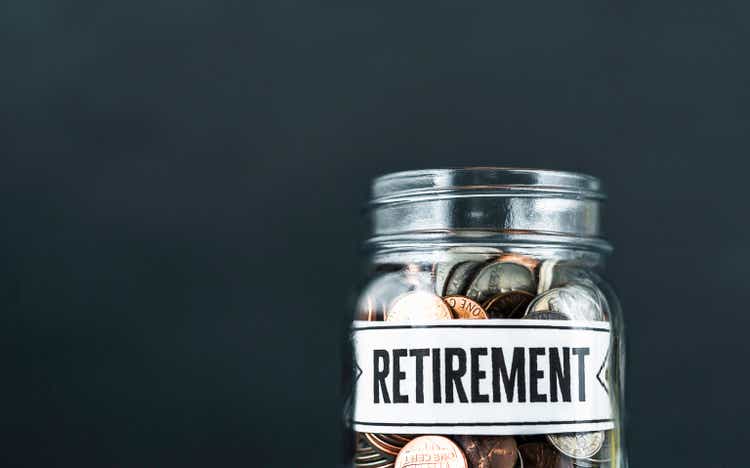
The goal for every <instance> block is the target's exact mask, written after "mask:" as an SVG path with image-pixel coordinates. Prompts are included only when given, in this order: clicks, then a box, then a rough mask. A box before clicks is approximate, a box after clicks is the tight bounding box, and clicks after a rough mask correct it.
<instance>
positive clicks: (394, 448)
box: [365, 433, 409, 457]
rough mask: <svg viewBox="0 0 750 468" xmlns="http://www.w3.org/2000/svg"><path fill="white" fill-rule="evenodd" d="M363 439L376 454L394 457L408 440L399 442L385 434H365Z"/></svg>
mask: <svg viewBox="0 0 750 468" xmlns="http://www.w3.org/2000/svg"><path fill="white" fill-rule="evenodd" d="M365 438H366V439H367V441H368V442H369V443H370V445H372V446H373V447H374V448H375V450H377V451H378V452H380V453H382V454H384V455H389V456H392V457H395V456H396V455H398V452H400V451H401V449H402V448H403V447H404V445H406V444H407V443H408V442H409V439H406V440H405V441H403V442H401V441H398V440H396V439H393V438H391V437H389V436H388V435H387V434H371V433H366V434H365Z"/></svg>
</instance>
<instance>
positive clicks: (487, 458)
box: [454, 435, 518, 468]
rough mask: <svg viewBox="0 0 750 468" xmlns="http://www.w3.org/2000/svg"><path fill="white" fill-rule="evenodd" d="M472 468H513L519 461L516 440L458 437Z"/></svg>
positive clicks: (505, 437)
mask: <svg viewBox="0 0 750 468" xmlns="http://www.w3.org/2000/svg"><path fill="white" fill-rule="evenodd" d="M454 439H455V441H456V442H457V443H458V444H459V445H460V446H461V448H462V449H463V450H464V453H465V454H466V458H467V460H468V461H469V466H470V467H471V468H513V467H514V466H516V463H517V461H518V450H517V446H516V440H515V439H514V438H513V437H510V436H468V435H464V436H457V437H455V438H454Z"/></svg>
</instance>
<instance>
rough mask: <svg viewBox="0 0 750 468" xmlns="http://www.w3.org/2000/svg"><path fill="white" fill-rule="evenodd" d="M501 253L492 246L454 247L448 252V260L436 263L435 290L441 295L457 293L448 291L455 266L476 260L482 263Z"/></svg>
mask: <svg viewBox="0 0 750 468" xmlns="http://www.w3.org/2000/svg"><path fill="white" fill-rule="evenodd" d="M499 253H500V250H499V249H495V248H491V247H473V246H467V247H454V248H452V249H449V250H448V251H447V252H446V257H447V258H446V260H445V261H441V262H438V263H437V265H435V292H436V293H437V294H438V295H439V296H444V295H446V294H456V292H453V293H448V292H447V291H446V289H447V288H448V280H449V279H450V275H451V273H453V271H454V269H455V267H456V266H457V265H458V264H460V263H464V262H468V261H471V262H475V263H477V264H480V262H484V261H487V260H489V259H490V258H492V257H493V256H496V255H498V254H499Z"/></svg>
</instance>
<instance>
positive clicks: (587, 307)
mask: <svg viewBox="0 0 750 468" xmlns="http://www.w3.org/2000/svg"><path fill="white" fill-rule="evenodd" d="M544 311H547V312H557V313H559V314H562V315H564V316H565V317H567V318H568V320H587V321H601V320H604V319H605V315H604V313H603V311H602V308H601V305H600V304H599V302H598V301H597V297H596V295H595V293H594V292H593V291H591V290H590V289H589V288H587V287H585V286H578V285H571V286H563V287H561V288H554V289H550V290H549V291H547V292H545V293H543V294H540V295H539V296H537V297H536V298H535V299H534V300H533V301H531V304H529V307H528V309H527V311H526V314H527V315H529V314H530V313H534V312H544Z"/></svg>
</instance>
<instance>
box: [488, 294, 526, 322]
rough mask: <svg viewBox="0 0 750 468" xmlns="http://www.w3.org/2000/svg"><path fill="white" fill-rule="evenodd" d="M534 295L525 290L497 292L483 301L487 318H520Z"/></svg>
mask: <svg viewBox="0 0 750 468" xmlns="http://www.w3.org/2000/svg"><path fill="white" fill-rule="evenodd" d="M532 299H534V295H533V294H531V293H529V292H526V291H510V292H506V293H501V294H498V295H497V296H495V297H493V298H491V299H489V300H488V301H487V302H485V303H484V309H485V311H486V312H487V316H488V317H489V318H493V319H497V318H510V319H518V318H522V317H523V316H524V314H525V313H526V307H528V305H529V302H531V300H532Z"/></svg>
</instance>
